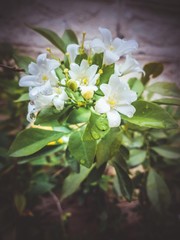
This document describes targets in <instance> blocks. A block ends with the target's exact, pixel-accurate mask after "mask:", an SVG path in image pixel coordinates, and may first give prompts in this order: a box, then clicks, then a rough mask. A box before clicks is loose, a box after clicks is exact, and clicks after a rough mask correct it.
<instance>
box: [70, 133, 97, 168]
mask: <svg viewBox="0 0 180 240" xmlns="http://www.w3.org/2000/svg"><path fill="white" fill-rule="evenodd" d="M68 148H69V151H70V153H71V155H72V156H73V157H74V158H75V159H76V160H77V161H78V162H80V164H82V165H84V166H86V167H87V168H90V167H91V166H92V164H93V162H94V157H95V153H96V141H94V140H92V141H84V140H83V131H76V132H74V133H72V134H71V136H70V138H69V144H68Z"/></svg>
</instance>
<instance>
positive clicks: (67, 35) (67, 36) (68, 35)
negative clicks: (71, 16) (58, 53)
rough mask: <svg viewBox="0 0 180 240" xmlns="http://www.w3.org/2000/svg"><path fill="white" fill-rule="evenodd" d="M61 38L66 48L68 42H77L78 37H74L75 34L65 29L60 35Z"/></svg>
mask: <svg viewBox="0 0 180 240" xmlns="http://www.w3.org/2000/svg"><path fill="white" fill-rule="evenodd" d="M62 40H63V42H64V43H65V46H66V48H67V46H68V45H69V44H72V43H76V44H78V39H77V37H76V34H75V33H74V32H73V31H72V30H70V29H67V30H65V32H64V34H63V36H62Z"/></svg>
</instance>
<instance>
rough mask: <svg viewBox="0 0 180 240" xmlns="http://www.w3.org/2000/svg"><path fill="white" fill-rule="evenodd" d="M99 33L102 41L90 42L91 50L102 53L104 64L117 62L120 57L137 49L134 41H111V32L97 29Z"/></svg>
mask: <svg viewBox="0 0 180 240" xmlns="http://www.w3.org/2000/svg"><path fill="white" fill-rule="evenodd" d="M99 31H100V33H101V35H102V38H103V40H101V39H94V40H92V43H91V48H92V50H93V51H94V52H95V53H101V52H104V59H103V63H104V64H107V65H109V64H112V63H114V62H116V61H118V60H119V58H120V57H121V56H123V55H126V54H128V53H130V52H132V51H134V50H136V49H137V47H138V44H137V42H136V41H134V40H123V39H120V38H115V39H113V38H112V34H111V32H110V31H109V30H108V29H107V28H99Z"/></svg>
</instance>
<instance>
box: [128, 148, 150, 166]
mask: <svg viewBox="0 0 180 240" xmlns="http://www.w3.org/2000/svg"><path fill="white" fill-rule="evenodd" d="M146 154H147V153H146V151H145V150H141V149H131V150H130V157H129V159H128V161H127V163H128V165H129V166H130V167H135V166H137V165H140V164H142V163H143V162H144V161H145V159H146Z"/></svg>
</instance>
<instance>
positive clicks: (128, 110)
mask: <svg viewBox="0 0 180 240" xmlns="http://www.w3.org/2000/svg"><path fill="white" fill-rule="evenodd" d="M115 109H116V110H117V111H118V112H120V113H122V114H124V115H126V116H127V117H129V118H131V117H133V115H134V113H135V111H136V109H135V107H134V106H132V105H121V106H116V107H115Z"/></svg>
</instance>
